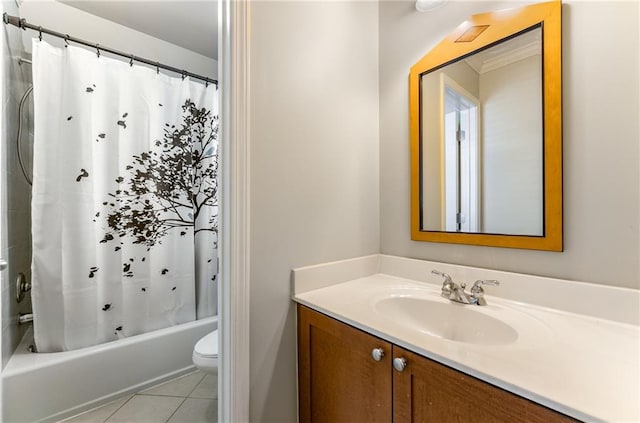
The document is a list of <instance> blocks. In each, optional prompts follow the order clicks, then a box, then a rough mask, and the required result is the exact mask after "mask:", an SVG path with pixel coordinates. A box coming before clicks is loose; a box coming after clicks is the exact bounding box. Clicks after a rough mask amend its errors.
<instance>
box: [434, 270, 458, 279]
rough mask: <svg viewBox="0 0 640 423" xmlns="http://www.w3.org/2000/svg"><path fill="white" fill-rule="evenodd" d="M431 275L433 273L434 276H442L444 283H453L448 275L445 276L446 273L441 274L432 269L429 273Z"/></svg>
mask: <svg viewBox="0 0 640 423" xmlns="http://www.w3.org/2000/svg"><path fill="white" fill-rule="evenodd" d="M431 273H433V274H434V275H438V276H442V277H443V278H444V281H445V282H453V281H452V280H451V276H449V275H448V274H446V273H444V272H441V271H439V270H435V269H434V270H432V271H431Z"/></svg>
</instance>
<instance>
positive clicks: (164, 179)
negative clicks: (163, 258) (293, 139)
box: [96, 99, 218, 276]
mask: <svg viewBox="0 0 640 423" xmlns="http://www.w3.org/2000/svg"><path fill="white" fill-rule="evenodd" d="M182 110H183V115H182V124H181V125H180V126H179V127H176V126H175V125H172V124H170V123H165V126H166V128H165V129H164V138H163V140H156V141H155V146H156V147H158V149H157V150H150V151H145V152H143V153H141V154H139V155H134V156H133V162H132V163H131V164H129V165H127V166H126V170H128V171H129V173H128V175H125V176H119V177H118V178H116V180H115V182H117V183H118V185H119V187H118V189H117V190H115V192H112V193H109V194H108V195H109V196H110V197H112V199H113V200H109V201H105V202H103V203H102V205H103V206H105V208H106V209H107V212H106V217H105V221H106V224H107V227H106V231H105V234H104V238H103V239H102V240H101V241H100V243H109V242H111V241H116V240H118V239H123V238H125V237H126V236H129V237H130V239H132V241H131V242H132V243H133V244H142V245H145V246H146V247H147V251H150V249H151V248H152V247H153V246H154V245H156V244H161V243H162V238H163V237H164V236H166V235H167V233H168V232H169V231H172V230H179V231H180V235H185V234H186V233H187V231H188V230H194V235H196V234H198V233H199V232H202V231H209V232H213V233H214V234H215V235H216V236H215V238H214V245H213V246H212V248H217V233H218V219H217V207H216V206H217V205H218V204H217V198H218V196H217V193H218V181H217V174H218V160H217V157H216V154H217V151H216V148H215V146H216V145H217V139H218V116H212V114H211V111H209V110H207V109H206V108H204V107H203V108H200V109H199V108H197V107H196V105H195V103H193V102H192V101H191V100H190V99H187V100H186V101H185V103H184V105H182ZM123 185H124V187H122V186H123ZM114 200H115V202H113V201H114ZM205 207H216V209H214V210H215V211H214V212H213V213H210V214H209V215H208V216H205V217H206V221H204V222H202V221H201V219H199V218H200V216H201V214H202V212H203V210H204V208H205ZM100 213H101V212H98V213H97V214H96V216H99V215H100ZM196 223H198V225H196ZM123 242H124V241H122V240H121V241H120V242H119V243H120V244H121V245H122V244H123ZM120 249H121V247H120V246H116V247H115V248H114V251H118V250H120ZM142 261H144V258H142ZM123 272H124V273H125V276H132V275H133V274H132V273H131V270H130V266H125V268H124V269H123ZM167 272H168V269H163V271H162V274H163V275H164V274H166V273H167Z"/></svg>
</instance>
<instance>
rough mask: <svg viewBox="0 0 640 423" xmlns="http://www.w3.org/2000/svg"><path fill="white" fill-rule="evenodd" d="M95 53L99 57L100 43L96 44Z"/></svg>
mask: <svg viewBox="0 0 640 423" xmlns="http://www.w3.org/2000/svg"><path fill="white" fill-rule="evenodd" d="M96 54H97V55H98V57H100V44H96Z"/></svg>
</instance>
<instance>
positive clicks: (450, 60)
mask: <svg viewBox="0 0 640 423" xmlns="http://www.w3.org/2000/svg"><path fill="white" fill-rule="evenodd" d="M561 37H562V32H561V2H560V1H559V0H558V1H552V2H547V3H538V4H533V5H528V6H523V7H520V8H516V9H508V10H501V11H496V12H489V13H483V14H478V15H474V16H471V17H470V18H469V19H468V20H467V21H465V22H464V23H462V24H461V25H460V26H459V27H458V28H456V30H455V31H453V32H452V33H451V34H450V35H449V36H447V37H446V38H445V39H444V40H443V41H441V42H440V43H439V44H437V45H436V46H435V47H433V48H432V49H431V50H430V51H429V52H428V53H427V54H426V55H425V56H424V57H422V59H420V60H419V61H418V62H417V63H416V64H415V65H414V66H413V67H412V68H411V71H410V74H409V102H410V105H409V120H410V122H409V129H410V148H411V239H413V240H416V241H429V242H445V243H456V244H470V245H485V246H495V247H508V248H522V249H534V250H547V251H562V248H563V246H562V65H561V60H562V59H561V44H562V40H561Z"/></svg>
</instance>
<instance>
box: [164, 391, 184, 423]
mask: <svg viewBox="0 0 640 423" xmlns="http://www.w3.org/2000/svg"><path fill="white" fill-rule="evenodd" d="M186 400H187V398H186V397H184V398H182V402H181V403H180V405H178V406H177V407H176V409H175V410H173V413H171V415H170V416H169V417H168V418H167V420H165V423H167V422H168V421H169V420H171V418H172V417H173V415H174V414H176V413H177V412H178V410H179V409H180V407H182V404H184V402H185V401H186Z"/></svg>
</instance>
